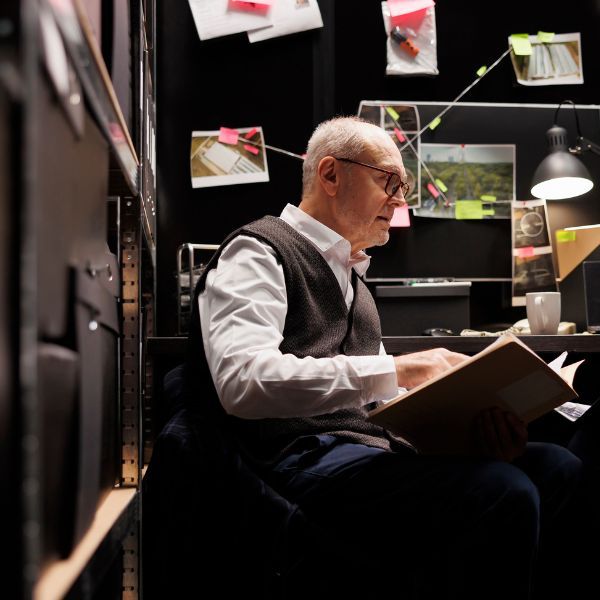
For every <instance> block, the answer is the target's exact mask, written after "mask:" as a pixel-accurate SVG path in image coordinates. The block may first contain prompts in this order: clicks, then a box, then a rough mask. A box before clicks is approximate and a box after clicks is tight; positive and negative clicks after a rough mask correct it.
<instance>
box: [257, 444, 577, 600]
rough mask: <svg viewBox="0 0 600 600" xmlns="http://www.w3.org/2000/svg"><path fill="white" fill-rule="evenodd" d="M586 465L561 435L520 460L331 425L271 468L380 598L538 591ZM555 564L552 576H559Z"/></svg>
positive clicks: (360, 581)
mask: <svg viewBox="0 0 600 600" xmlns="http://www.w3.org/2000/svg"><path fill="white" fill-rule="evenodd" d="M581 472H582V464H581V461H580V459H579V458H578V457H576V456H575V455H574V454H572V453H571V452H570V451H569V450H567V449H566V448H563V447H561V446H558V445H556V444H550V443H541V442H538V443H529V444H528V445H527V449H526V451H525V453H524V455H523V456H522V457H520V458H519V459H518V460H516V461H514V462H513V463H512V464H509V463H506V462H501V461H494V460H486V459H474V458H459V457H426V456H417V455H414V454H412V453H411V452H401V453H393V452H385V451H382V450H379V449H377V448H371V447H367V446H363V445H359V444H353V443H347V442H343V441H341V440H339V439H337V438H335V437H333V436H329V435H321V436H310V437H306V438H302V439H301V440H299V441H298V442H297V444H296V445H295V447H294V450H293V452H292V453H290V454H289V455H287V456H286V458H285V459H283V460H282V461H281V462H280V463H279V464H278V465H277V466H276V468H275V469H274V470H273V471H272V472H271V473H269V474H268V475H266V478H267V479H268V480H270V482H271V484H272V485H273V486H274V487H275V488H276V489H278V490H279V491H280V492H281V493H283V494H284V495H285V496H286V497H287V498H288V499H289V500H291V501H293V502H297V503H298V504H299V506H300V507H301V508H302V509H303V510H304V511H305V513H306V514H307V515H308V516H309V518H312V519H313V520H314V521H316V522H317V523H319V524H320V525H322V526H323V527H324V529H326V530H329V531H331V532H332V534H333V535H334V536H335V538H336V539H337V540H341V541H342V543H341V546H340V545H338V546H335V547H333V546H331V547H329V546H328V544H327V541H326V540H325V541H324V543H323V547H321V548H315V549H314V551H315V554H316V555H319V556H321V557H322V558H320V559H319V560H321V561H326V562H327V560H328V554H327V552H328V549H329V551H330V555H329V556H330V558H331V559H332V560H331V564H332V568H333V565H334V564H338V563H339V561H335V560H333V559H334V558H338V556H337V554H339V553H341V552H343V554H344V556H345V558H344V560H343V561H342V564H343V566H342V570H343V572H341V573H340V574H339V576H340V577H344V578H348V577H350V578H354V579H355V580H356V586H357V587H356V589H357V594H356V597H357V598H359V597H360V598H363V597H365V596H364V593H365V592H364V591H362V592H360V594H359V592H358V590H359V589H361V590H367V592H366V593H367V594H368V597H370V598H403V599H409V598H410V599H411V600H413V599H418V600H425V599H427V600H429V599H433V598H435V599H436V600H437V599H441V598H443V599H444V600H453V599H456V600H458V599H461V600H467V599H471V598H485V599H488V600H489V599H495V598H498V599H500V598H502V599H503V600H506V599H508V598H510V599H511V600H521V599H526V598H531V597H533V596H532V588H533V587H534V585H535V575H536V573H539V572H540V569H541V568H542V567H541V566H540V564H539V563H540V560H538V559H539V556H538V554H539V551H540V550H541V558H542V560H544V548H543V546H545V545H546V544H547V545H548V547H553V548H554V547H556V544H555V543H553V535H554V531H555V530H560V531H562V532H563V533H564V531H565V529H564V528H560V527H559V524H560V522H561V515H562V514H564V512H565V507H566V506H567V504H568V502H569V501H570V500H571V498H572V497H573V495H574V492H575V490H576V488H577V486H578V482H579V481H580V479H581ZM540 545H541V546H542V548H540ZM334 554H335V555H336V556H334ZM549 554H550V555H554V553H553V552H552V553H549ZM563 556H564V555H563ZM321 566H322V565H321ZM553 571H554V570H553V569H546V570H545V571H544V572H543V576H544V577H545V578H547V577H548V576H556V577H557V579H558V578H560V573H558V572H553ZM332 575H334V576H335V574H332ZM361 585H362V586H363V587H361ZM557 585H558V583H557ZM315 593H316V595H315V597H319V595H318V590H315Z"/></svg>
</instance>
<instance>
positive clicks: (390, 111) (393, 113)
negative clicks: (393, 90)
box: [385, 106, 400, 121]
mask: <svg viewBox="0 0 600 600" xmlns="http://www.w3.org/2000/svg"><path fill="white" fill-rule="evenodd" d="M385 110H386V111H387V114H388V115H390V117H392V119H394V121H397V120H398V119H399V118H400V115H399V114H398V113H397V112H396V111H395V110H394V109H393V108H392V107H391V106H386V107H385Z"/></svg>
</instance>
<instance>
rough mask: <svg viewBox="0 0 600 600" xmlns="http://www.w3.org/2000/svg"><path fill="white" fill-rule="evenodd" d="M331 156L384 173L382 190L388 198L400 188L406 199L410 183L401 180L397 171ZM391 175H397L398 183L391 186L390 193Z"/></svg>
mask: <svg viewBox="0 0 600 600" xmlns="http://www.w3.org/2000/svg"><path fill="white" fill-rule="evenodd" d="M333 158H335V160H340V161H342V162H349V163H352V164H355V165H360V166H361V167H367V168H369V169H374V170H375V171H381V172H382V173H385V174H386V175H387V176H388V177H387V180H386V182H385V187H384V188H383V190H384V192H385V193H386V194H387V195H388V196H389V197H390V198H393V197H394V196H395V195H396V194H397V193H398V190H401V191H402V197H403V198H405V199H406V196H407V195H408V192H409V191H410V184H409V183H408V181H402V177H400V175H399V174H398V173H396V172H395V171H388V170H387V169H382V168H381V167H376V166H375V165H369V164H367V163H364V162H360V161H359V160H354V159H352V158H338V157H337V156H334V157H333ZM393 177H397V178H398V180H399V183H398V184H397V186H393V187H392V190H391V191H392V193H391V194H390V192H389V191H388V187H389V185H390V182H391V181H392V178H393ZM394 188H395V189H394Z"/></svg>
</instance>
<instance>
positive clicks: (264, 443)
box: [188, 216, 396, 462]
mask: <svg viewBox="0 0 600 600" xmlns="http://www.w3.org/2000/svg"><path fill="white" fill-rule="evenodd" d="M238 235H247V236H251V237H255V238H257V239H259V240H261V241H263V242H265V243H267V244H269V245H270V246H271V247H272V248H273V249H274V250H275V253H276V255H277V259H278V261H279V262H280V264H281V266H282V268H283V272H284V276H285V284H286V292H287V301H288V311H287V315H286V320H285V326H284V330H283V341H282V343H281V345H280V346H279V349H280V350H281V352H283V353H291V354H294V355H295V356H298V357H299V358H303V357H306V356H312V357H315V358H324V357H332V356H337V355H339V354H346V355H353V356H356V355H359V356H360V355H362V356H366V355H374V354H378V353H379V345H380V342H381V327H380V322H379V315H378V312H377V308H376V306H375V302H374V301H373V297H372V296H371V293H370V292H369V290H368V289H367V287H366V285H365V284H364V283H363V281H362V280H361V279H360V278H359V277H358V276H357V275H356V273H355V271H352V285H353V287H354V300H353V303H352V306H351V307H350V310H348V308H347V306H346V302H345V299H344V296H343V294H342V291H341V289H340V286H339V283H338V281H337V279H336V277H335V275H334V273H333V271H332V270H331V268H330V267H329V265H328V264H327V262H326V261H325V259H324V258H323V257H322V256H321V254H320V253H319V252H318V250H317V249H316V248H315V247H314V246H313V244H311V243H310V242H309V241H308V240H307V239H306V238H305V237H304V236H302V235H301V234H299V233H298V232H297V231H296V230H295V229H293V228H292V227H291V226H289V225H288V224H287V223H286V222H285V221H283V220H282V219H279V218H277V217H271V216H267V217H263V218H262V219H260V220H258V221H255V222H253V223H251V224H249V225H247V226H245V227H242V228H241V229H238V230H237V231H235V232H233V233H232V234H231V235H230V236H229V237H228V238H227V239H226V240H225V241H224V242H223V244H222V245H221V247H220V248H219V250H217V252H216V253H215V255H214V256H213V257H212V259H211V262H210V263H209V264H208V266H207V268H206V270H205V273H204V276H203V277H201V279H200V281H199V282H198V285H197V287H196V297H195V300H194V303H193V311H194V313H195V314H193V316H192V322H191V329H190V346H189V347H190V354H189V357H188V367H189V369H188V370H189V372H190V373H196V374H198V373H201V370H200V371H199V365H200V364H203V365H204V369H205V371H204V373H205V374H204V376H203V377H204V379H205V382H210V385H211V386H212V379H211V378H210V376H209V377H208V379H206V372H207V371H208V369H207V366H206V357H205V356H204V349H203V345H202V338H201V336H202V332H201V330H200V319H199V314H198V302H197V296H198V294H199V293H201V292H202V291H203V290H204V285H205V277H206V274H207V273H208V271H209V270H210V269H211V268H212V267H214V266H216V261H217V260H218V257H219V255H220V254H221V251H222V249H223V248H224V247H225V246H226V245H227V244H228V243H229V242H230V241H231V240H232V239H233V238H234V237H236V236H238ZM205 386H206V383H205V385H204V386H203V387H204V388H205ZM212 387H213V389H214V386H212ZM199 389H200V388H198V390H199ZM198 393H199V392H198V391H197V392H196V394H198ZM366 414H367V413H366V410H365V409H364V408H357V409H352V410H346V409H345V410H339V411H336V412H333V413H330V414H322V415H318V416H314V417H309V418H306V417H302V418H285V419H258V420H253V419H252V420H251V419H240V418H237V417H231V416H229V417H227V419H228V420H229V421H230V424H231V425H232V426H233V428H234V430H235V431H236V433H237V437H238V439H239V440H240V442H241V443H242V446H243V447H244V448H245V449H246V451H247V452H248V453H249V454H250V456H252V457H253V458H255V459H257V460H259V461H268V462H270V461H271V460H276V459H278V458H279V457H281V456H282V455H283V454H284V453H285V451H286V450H287V449H288V448H290V447H291V445H292V444H293V443H294V442H295V441H296V440H297V439H298V438H301V437H303V436H309V435H315V434H331V435H334V436H336V437H338V438H341V439H343V440H346V441H350V442H356V443H360V444H366V445H368V446H375V447H379V448H383V449H386V450H389V449H390V447H391V444H392V446H396V444H395V443H394V440H393V438H391V437H390V436H389V435H388V434H387V432H386V431H385V430H384V429H382V428H381V427H378V426H376V425H373V424H371V423H369V422H367V421H366V419H365V417H366ZM390 443H391V444H390Z"/></svg>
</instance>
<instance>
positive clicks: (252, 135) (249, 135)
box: [244, 127, 258, 140]
mask: <svg viewBox="0 0 600 600" xmlns="http://www.w3.org/2000/svg"><path fill="white" fill-rule="evenodd" d="M257 131H258V129H257V128H256V127H253V128H252V129H251V130H250V131H249V132H248V133H247V134H246V135H245V136H244V137H245V138H246V139H247V140H249V139H251V138H252V137H254V136H255V135H256V132H257Z"/></svg>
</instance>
